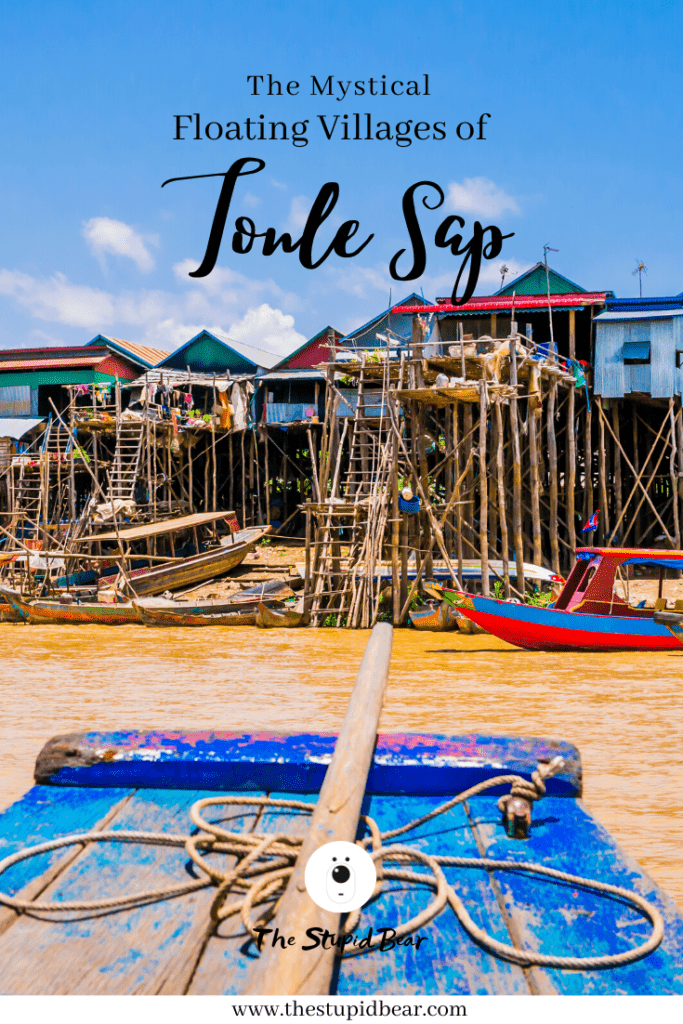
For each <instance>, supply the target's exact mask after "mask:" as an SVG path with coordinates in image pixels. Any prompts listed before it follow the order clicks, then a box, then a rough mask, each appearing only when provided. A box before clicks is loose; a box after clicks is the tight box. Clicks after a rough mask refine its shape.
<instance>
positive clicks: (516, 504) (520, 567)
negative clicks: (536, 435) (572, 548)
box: [510, 337, 525, 594]
mask: <svg viewBox="0 0 683 1024" xmlns="http://www.w3.org/2000/svg"><path fill="white" fill-rule="evenodd" d="M516 349H517V342H516V337H515V339H514V340H513V341H512V344H511V345H510V350H511V356H510V384H511V385H512V386H513V387H516V385H517V352H516ZM517 404H518V400H517V399H516V398H511V399H510V426H511V432H512V537H513V541H514V545H515V562H516V566H517V590H518V591H520V593H522V594H523V593H524V590H525V580H524V540H523V538H522V453H521V450H520V444H519V412H518V409H517Z"/></svg>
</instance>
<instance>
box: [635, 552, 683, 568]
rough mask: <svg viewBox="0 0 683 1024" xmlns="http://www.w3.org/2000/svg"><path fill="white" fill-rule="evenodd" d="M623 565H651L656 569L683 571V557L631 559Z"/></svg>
mask: <svg viewBox="0 0 683 1024" xmlns="http://www.w3.org/2000/svg"><path fill="white" fill-rule="evenodd" d="M621 564H622V565H649V566H651V567H652V568H654V569H679V570H680V569H683V555H681V556H680V558H629V559H628V560H627V561H626V562H622V563H621Z"/></svg>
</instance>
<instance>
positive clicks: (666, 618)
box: [654, 611, 683, 644]
mask: <svg viewBox="0 0 683 1024" xmlns="http://www.w3.org/2000/svg"><path fill="white" fill-rule="evenodd" d="M654 619H655V622H656V623H657V624H658V625H659V626H664V627H665V628H666V629H668V630H669V632H670V633H671V634H672V635H673V636H674V637H675V638H676V640H678V641H679V643H682V644H683V613H681V612H665V611H661V612H655V615H654Z"/></svg>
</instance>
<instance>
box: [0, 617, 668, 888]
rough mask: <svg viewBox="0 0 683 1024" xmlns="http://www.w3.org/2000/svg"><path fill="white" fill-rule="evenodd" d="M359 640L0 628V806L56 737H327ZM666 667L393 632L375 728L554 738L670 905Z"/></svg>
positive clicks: (328, 635)
mask: <svg viewBox="0 0 683 1024" xmlns="http://www.w3.org/2000/svg"><path fill="white" fill-rule="evenodd" d="M368 637H369V633H367V632H360V631H348V632H347V631H346V630H336V629H334V630H333V629H325V630H310V629H309V630H272V631H271V630H263V631H261V630H255V629H253V628H250V627H221V628H211V629H197V630H194V629H185V630H183V629H169V630H161V629H160V630H152V629H145V628H144V627H142V626H119V627H107V626H73V627H71V626H23V625H18V624H16V625H15V624H10V623H6V624H2V625H0V656H1V658H2V661H1V665H2V669H1V672H0V700H1V707H2V715H1V716H0V806H6V805H7V804H9V803H10V802H11V801H12V800H14V799H16V798H17V797H19V796H20V795H21V794H22V793H23V792H24V791H25V790H26V789H27V788H28V787H29V786H30V785H31V784H32V770H33V764H34V761H35V757H36V754H37V753H38V751H39V750H40V748H41V746H42V744H43V743H44V742H45V740H47V739H48V738H49V737H50V736H52V735H54V734H55V733H59V732H70V731H79V730H87V729H92V728H99V729H107V728H115V727H134V728H142V727H147V726H154V727H164V726H167V727H176V728H177V727H182V728H203V729H206V728H225V729H239V730H242V729H244V730H251V729H261V728H271V729H280V730H291V731H301V730H302V729H305V730H312V731H315V730H321V731H332V730H336V729H338V728H339V725H340V723H341V720H342V717H343V714H344V710H345V707H346V702H347V698H348V694H349V692H350V688H351V686H352V684H353V680H354V677H355V673H356V670H357V668H358V665H359V663H360V659H361V656H362V652H363V649H364V647H365V644H366V642H367V639H368ZM682 674H683V651H682V653H681V655H678V654H674V653H670V654H666V653H662V654H653V653H645V654H593V655H589V654H562V653H553V654H549V653H531V652H526V651H517V650H515V649H513V648H511V647H509V646H508V645H507V644H505V643H503V642H502V641H498V640H495V639H494V638H493V637H490V636H474V637H465V636H462V637H461V636H460V635H459V634H457V633H455V634H453V633H450V634H447V635H440V634H434V633H431V634H430V633H416V632H414V631H413V630H398V631H397V632H396V633H395V634H394V656H393V661H392V669H391V684H390V687H389V690H388V693H387V699H386V702H385V708H384V713H383V716H382V723H381V728H382V729H383V730H384V731H411V730H412V731H420V732H446V733H460V732H490V733H494V734H499V735H502V734H511V735H538V736H555V737H559V738H561V739H566V740H570V741H572V742H573V743H575V744H576V745H577V746H578V747H579V749H580V751H581V754H582V757H583V766H584V786H585V800H586V802H587V804H588V806H589V807H590V809H591V810H592V811H593V812H594V813H595V814H596V816H597V817H598V818H599V820H600V821H601V822H602V823H603V824H604V825H606V826H607V828H608V829H609V830H610V831H611V832H612V834H613V835H614V836H615V837H616V838H617V839H618V840H619V841H620V842H621V844H622V845H623V846H624V847H625V848H626V849H627V850H628V851H629V852H630V853H632V854H633V855H634V856H635V857H636V858H637V859H638V860H639V861H640V863H641V864H642V865H643V866H644V867H645V868H646V870H647V871H649V873H650V874H651V875H652V876H653V877H654V878H655V879H656V880H657V881H658V882H659V883H660V884H661V885H663V886H664V887H665V888H666V889H667V890H668V891H669V892H670V893H671V895H673V896H674V897H675V898H676V899H677V900H678V902H679V904H680V905H681V906H683V864H682V860H683V858H682V857H681V850H683V810H682V808H681V794H682V793H683V770H682V768H681V761H682V758H681V750H682V749H683V742H682V740H683V736H682V733H683V729H682V727H681V715H680V699H681V698H680V693H681V684H680V681H681V675H682Z"/></svg>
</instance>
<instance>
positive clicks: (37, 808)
mask: <svg viewBox="0 0 683 1024" xmlns="http://www.w3.org/2000/svg"><path fill="white" fill-rule="evenodd" d="M131 795H132V790H125V789H121V790H115V789H105V790H100V789H90V790H88V793H87V795H84V794H83V792H82V791H81V790H78V789H77V790H73V789H60V790H54V789H50V788H49V787H48V786H34V787H33V788H32V789H30V790H29V792H28V793H26V794H25V795H24V796H23V797H22V798H21V800H17V801H16V803H14V804H12V806H11V807H8V808H7V810H6V811H4V812H3V813H2V814H0V860H1V859H3V858H5V857H9V856H10V855H11V854H13V853H16V851H17V850H20V849H22V848H23V847H25V846H36V845H38V844H39V843H43V842H45V841H47V840H50V839H57V838H60V837H62V836H66V835H69V834H70V833H73V832H84V831H91V830H95V829H102V828H104V827H105V826H106V825H107V824H108V823H109V822H110V821H111V820H112V818H113V816H114V815H115V814H116V812H117V810H118V809H119V808H120V807H121V806H122V804H123V802H124V801H125V800H126V799H128V798H129V797H130V796H131ZM82 849H83V847H82V846H73V847H67V848H66V849H61V850H52V851H50V852H49V853H42V854H39V855H38V856H36V857H31V858H30V859H29V860H25V861H20V862H19V863H18V864H15V865H13V866H12V867H11V868H9V870H8V871H6V872H5V873H4V874H3V875H2V876H0V889H2V891H3V892H6V893H8V894H9V895H10V896H16V895H19V896H20V897H21V898H22V899H27V900H29V899H30V900H32V899H36V898H37V897H38V896H39V895H40V893H42V892H43V890H44V889H46V888H47V886H48V885H49V884H50V882H52V881H53V879H55V878H56V877H57V876H58V875H59V874H60V873H61V871H63V870H64V868H65V867H66V866H67V865H68V864H70V863H71V861H73V860H74V859H75V858H76V857H78V856H79V854H80V852H81V851H82ZM17 920H18V915H17V913H16V912H15V911H14V910H12V909H11V908H10V907H4V906H0V934H2V933H3V932H4V931H6V930H7V929H8V928H10V927H11V926H12V925H13V924H14V923H15V922H16V921H17Z"/></svg>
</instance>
